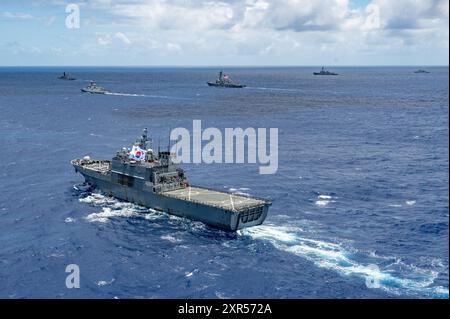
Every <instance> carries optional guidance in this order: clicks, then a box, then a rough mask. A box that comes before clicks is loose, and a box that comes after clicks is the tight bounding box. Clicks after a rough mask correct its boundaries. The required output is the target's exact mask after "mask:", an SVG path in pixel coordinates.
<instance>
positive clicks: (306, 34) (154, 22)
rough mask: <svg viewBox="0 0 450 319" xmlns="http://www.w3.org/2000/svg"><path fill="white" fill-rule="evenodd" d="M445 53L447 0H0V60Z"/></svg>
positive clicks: (433, 61) (404, 60)
mask: <svg viewBox="0 0 450 319" xmlns="http://www.w3.org/2000/svg"><path fill="white" fill-rule="evenodd" d="M71 3H73V4H75V5H76V6H75V8H77V9H78V10H79V25H77V23H76V22H77V19H76V12H77V9H76V10H75V11H73V7H74V6H69V7H67V6H68V5H69V4H71ZM66 9H67V12H66ZM74 17H75V18H74ZM78 26H79V27H78ZM448 59H449V0H222V1H216V0H206V1H194V0H128V1H125V0H84V1H81V0H80V1H78V2H75V1H73V2H72V1H63V0H48V1H45V0H44V1H39V0H14V1H12V0H2V1H1V2H0V66H94V65H95V66H215V65H236V66H240V65H243V66H245V65H252V66H255V65H261V66H283V65H298V66H319V65H327V66H340V65H342V66H344V65H369V66H370V65H374V66H376V65H424V66H426V65H446V66H447V65H448Z"/></svg>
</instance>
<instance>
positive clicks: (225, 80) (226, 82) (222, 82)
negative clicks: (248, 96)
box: [207, 71, 245, 88]
mask: <svg viewBox="0 0 450 319" xmlns="http://www.w3.org/2000/svg"><path fill="white" fill-rule="evenodd" d="M207 83H208V85H209V86H218V87H227V88H243V87H245V85H243V84H239V83H237V82H233V81H232V80H231V78H230V76H229V75H228V74H224V73H223V71H220V72H219V77H218V78H217V80H216V81H214V82H207Z"/></svg>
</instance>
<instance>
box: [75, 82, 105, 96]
mask: <svg viewBox="0 0 450 319" xmlns="http://www.w3.org/2000/svg"><path fill="white" fill-rule="evenodd" d="M81 92H86V93H92V94H106V93H110V92H109V91H108V90H107V89H105V88H102V87H101V86H98V85H97V83H95V82H94V81H91V82H90V83H89V85H88V86H86V87H85V88H82V89H81Z"/></svg>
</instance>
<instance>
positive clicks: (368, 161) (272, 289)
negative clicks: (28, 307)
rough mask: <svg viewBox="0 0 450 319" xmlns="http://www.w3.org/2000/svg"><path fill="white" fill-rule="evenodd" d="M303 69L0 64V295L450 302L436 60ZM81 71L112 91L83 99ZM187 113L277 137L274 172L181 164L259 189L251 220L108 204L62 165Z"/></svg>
mask: <svg viewBox="0 0 450 319" xmlns="http://www.w3.org/2000/svg"><path fill="white" fill-rule="evenodd" d="M314 70H315V68H231V69H227V71H228V72H229V73H231V74H232V75H233V76H234V78H235V79H236V80H239V81H240V82H243V83H246V84H247V85H248V87H247V88H245V89H241V90H232V89H217V88H210V87H207V86H206V83H205V82H206V81H208V80H211V79H214V78H215V76H216V72H217V69H213V68H70V69H69V68H67V69H62V68H0V130H1V131H0V137H1V139H0V141H1V143H0V146H1V152H0V160H1V168H0V178H1V183H0V243H1V245H0V297H1V298H32V297H33V298H35V297H38V298H41V297H57V298H81V297H88V298H243V297H252V298H448V286H449V274H448V262H449V260H448V256H449V242H448V240H449V237H448V230H449V226H448V220H449V215H448V213H449V207H448V203H449V201H448V200H449V197H448V196H449V188H448V176H449V171H448V169H449V166H448V165H449V163H448V159H449V151H448V150H449V149H448V142H449V131H448V116H449V113H448V111H449V96H448V89H449V83H448V76H449V70H448V67H433V68H429V70H430V71H431V73H430V74H414V73H413V71H414V68H408V67H401V68H400V67H399V68H392V67H384V68H382V67H379V68H362V67H361V68H350V67H348V68H336V69H334V71H337V72H339V73H340V74H341V75H340V76H337V77H317V76H313V75H312V72H313V71H314ZM62 71H70V72H71V73H73V75H74V76H76V77H77V80H76V81H60V80H57V79H56V76H57V75H58V74H59V73H61V72H62ZM88 80H96V81H97V82H98V84H99V85H102V86H104V87H106V88H108V89H110V90H111V91H112V92H114V94H111V95H103V96H102V95H89V94H82V93H81V92H80V88H81V87H83V86H85V85H86V84H87V81H88ZM193 119H200V120H202V125H203V127H205V128H206V127H218V128H220V129H224V128H226V127H242V128H247V127H255V128H257V127H277V128H278V129H279V169H278V172H277V173H276V174H273V175H260V174H258V165H255V164H223V165H219V164H211V165H206V164H205V165H194V164H189V165H188V164H186V165H183V168H185V169H186V171H187V174H188V177H189V179H190V181H191V183H193V184H197V185H203V186H207V187H213V188H217V189H223V190H230V191H235V192H245V193H249V194H252V195H257V196H261V197H268V198H271V199H272V200H273V205H272V207H271V208H270V210H269V215H268V218H267V220H266V222H265V223H264V224H263V225H262V226H259V227H254V228H249V229H245V230H243V231H240V232H238V233H227V232H223V231H220V230H216V229H213V228H210V227H208V226H206V225H204V224H202V223H199V222H193V221H189V220H186V219H181V218H176V217H173V216H170V215H167V214H165V213H164V212H156V211H153V210H149V209H146V208H143V207H138V206H136V205H133V204H130V203H126V202H121V201H118V200H115V199H111V198H108V197H106V196H104V195H102V194H101V193H99V192H97V191H92V190H90V189H86V188H85V187H83V185H82V182H83V179H82V178H81V176H80V175H78V174H75V172H74V170H73V168H72V167H71V166H70V160H71V159H73V158H76V157H82V156H85V155H89V156H91V157H97V158H111V157H112V156H113V155H114V154H115V152H116V151H117V150H118V149H120V148H121V147H123V146H129V145H130V143H132V142H133V141H134V139H135V138H136V137H137V136H138V135H139V134H140V133H141V130H142V128H144V127H148V129H149V131H150V133H151V135H152V136H153V139H154V141H158V140H160V141H163V142H161V143H162V144H164V143H166V144H167V142H166V141H167V139H168V133H169V130H170V128H174V127H186V128H188V129H189V128H191V127H192V120H193ZM156 145H157V143H156ZM68 264H77V265H79V267H80V274H81V287H80V288H79V289H67V288H66V285H65V280H66V276H67V275H68V274H67V273H66V272H65V269H66V266H67V265H68ZM368 279H374V280H376V281H377V282H378V283H379V284H378V285H377V286H376V288H370V286H367V285H366V281H367V280H368Z"/></svg>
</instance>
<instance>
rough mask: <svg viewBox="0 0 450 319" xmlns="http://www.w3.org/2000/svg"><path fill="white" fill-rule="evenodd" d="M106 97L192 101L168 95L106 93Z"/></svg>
mask: <svg viewBox="0 0 450 319" xmlns="http://www.w3.org/2000/svg"><path fill="white" fill-rule="evenodd" d="M105 95H114V96H132V97H151V98H157V99H171V100H190V98H184V97H175V96H167V95H155V94H134V93H120V92H106V93H105Z"/></svg>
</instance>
